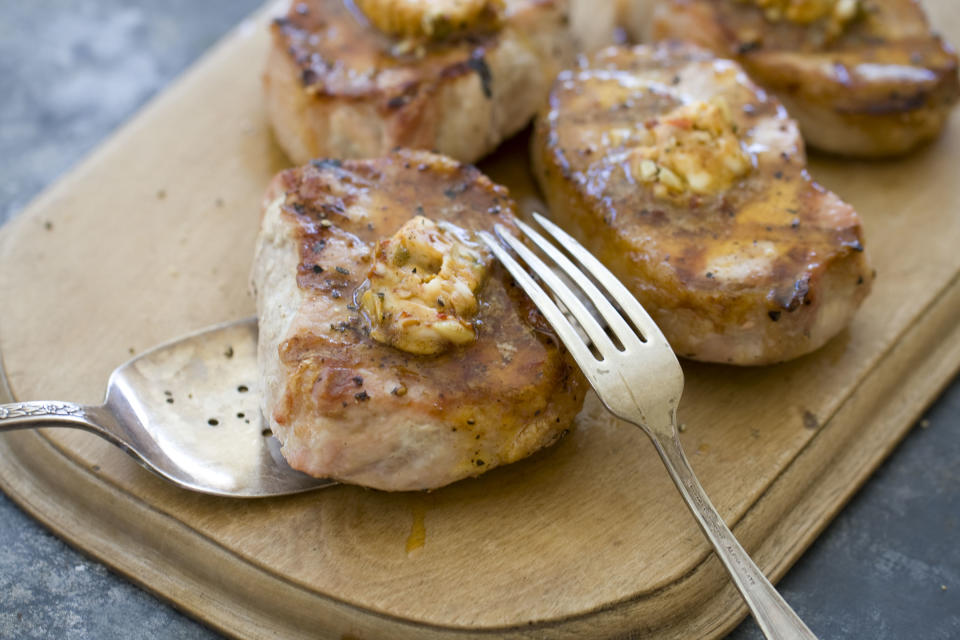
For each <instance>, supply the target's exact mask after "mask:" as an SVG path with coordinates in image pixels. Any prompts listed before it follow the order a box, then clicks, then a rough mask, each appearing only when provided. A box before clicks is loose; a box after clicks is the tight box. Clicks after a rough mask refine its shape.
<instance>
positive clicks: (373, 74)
mask: <svg viewBox="0 0 960 640" xmlns="http://www.w3.org/2000/svg"><path fill="white" fill-rule="evenodd" d="M300 7H302V8H300ZM565 20H566V16H565V14H564V13H563V11H561V10H560V5H558V4H557V2H556V0H530V1H529V2H526V3H523V5H522V7H520V8H519V9H517V10H516V11H515V12H512V13H511V14H510V15H508V16H507V22H506V23H505V25H504V27H503V28H501V29H500V30H499V31H496V32H492V33H481V34H477V35H468V36H466V37H462V38H459V39H456V40H451V41H441V42H427V43H422V44H421V45H420V46H419V48H417V47H415V48H414V49H413V50H411V51H409V52H403V53H401V52H400V51H401V50H402V49H398V47H399V44H398V42H397V41H394V40H391V39H389V38H387V37H386V36H384V35H383V34H380V33H378V32H377V31H376V30H374V29H373V28H372V27H371V26H370V25H369V24H367V23H366V22H365V21H364V19H363V18H362V16H359V15H358V14H357V13H356V11H355V10H353V11H352V10H350V8H348V7H347V6H346V5H345V3H344V0H308V1H307V2H300V3H297V4H296V5H295V6H294V7H292V8H291V10H290V13H289V15H288V16H287V17H285V18H281V19H278V20H276V21H275V22H274V24H273V25H272V28H271V30H272V39H273V44H272V47H271V52H270V54H269V58H268V62H267V67H266V72H265V74H264V88H265V93H266V102H267V111H268V115H269V117H270V119H271V122H272V123H273V126H274V130H275V132H276V134H277V138H278V141H279V142H280V144H281V146H282V147H283V148H284V150H285V151H286V152H287V154H288V155H289V156H290V157H291V158H292V159H293V160H294V161H295V162H296V163H298V164H302V163H305V162H307V161H309V160H310V159H311V158H314V157H344V158H361V157H375V156H379V155H382V154H384V153H386V152H388V151H389V150H391V149H394V148H397V147H408V148H418V149H428V150H434V151H438V152H440V153H445V154H447V155H450V156H452V157H454V158H456V159H458V160H461V161H464V162H473V161H476V160H478V159H479V158H480V157H482V156H483V155H484V154H486V153H487V152H489V151H490V150H492V149H493V148H494V147H495V146H496V145H497V144H498V143H499V142H500V141H501V140H503V139H504V138H505V137H507V136H508V135H511V134H512V133H514V132H515V131H517V130H519V129H520V128H522V127H523V126H524V125H525V124H526V123H527V122H528V121H529V119H530V118H531V117H532V116H533V114H534V113H535V111H536V108H537V105H538V104H539V102H540V100H541V99H542V97H543V96H544V95H545V94H546V91H547V88H548V86H549V81H550V80H551V79H552V78H553V76H554V75H555V74H556V72H557V71H559V68H560V67H559V65H561V64H564V63H565V62H568V61H570V60H571V59H572V56H573V45H572V43H569V42H567V40H569V38H563V37H562V34H565V33H566V32H567V28H566V23H565ZM507 42H509V46H505V43H507ZM517 47H520V48H522V49H524V50H523V52H522V53H523V55H522V58H521V59H513V58H512V57H511V56H512V55H513V54H515V53H516V51H517ZM518 88H519V89H520V90H522V91H524V92H529V94H530V95H529V97H519V96H518V95H517V89H518ZM511 94H513V95H511ZM518 98H519V100H518ZM511 101H513V103H511ZM518 101H519V105H518V104H517V102H518ZM466 112H469V118H467V117H465V113H466Z"/></svg>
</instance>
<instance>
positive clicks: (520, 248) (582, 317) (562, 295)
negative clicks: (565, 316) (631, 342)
mask: <svg viewBox="0 0 960 640" xmlns="http://www.w3.org/2000/svg"><path fill="white" fill-rule="evenodd" d="M494 229H496V232H497V235H499V236H500V238H501V239H502V240H503V241H504V242H506V243H507V244H508V245H510V248H511V249H513V250H514V251H516V252H517V255H519V256H520V257H521V258H523V261H524V262H526V263H527V265H528V266H529V267H530V270H531V271H533V272H534V273H535V274H537V276H538V277H539V278H540V279H541V280H542V281H543V282H545V283H546V284H547V286H548V287H550V289H551V290H552V291H553V293H554V295H555V296H556V297H557V298H559V299H560V301H561V302H562V303H563V305H564V306H565V307H566V308H567V311H569V312H570V315H572V316H573V317H574V318H575V319H576V321H577V322H578V323H580V326H581V327H583V330H584V331H586V332H587V335H588V336H590V340H591V341H592V342H593V346H594V347H596V349H597V351H599V352H600V355H602V356H603V357H604V358H609V357H610V356H612V355H613V354H614V353H617V351H618V349H617V347H616V346H615V345H614V344H613V341H612V340H611V339H610V336H608V335H607V333H606V332H605V331H604V330H603V327H602V326H600V323H599V322H597V321H596V319H595V318H594V317H593V314H591V313H590V311H589V310H588V309H587V308H586V307H585V306H584V304H583V302H581V301H580V298H578V297H577V294H575V293H574V292H573V291H571V290H570V287H568V286H567V285H566V284H564V282H563V281H562V280H561V279H560V278H559V277H558V276H557V274H556V273H554V271H553V269H551V268H550V267H548V266H547V265H546V263H544V262H543V260H541V259H540V258H539V257H537V254H535V253H534V252H533V251H531V250H530V249H529V248H528V247H527V246H526V245H525V244H523V241H522V240H520V239H519V238H517V237H516V236H514V235H513V234H511V233H510V232H509V231H507V230H506V229H505V228H504V227H503V225H499V224H498V225H496V226H495V227H494Z"/></svg>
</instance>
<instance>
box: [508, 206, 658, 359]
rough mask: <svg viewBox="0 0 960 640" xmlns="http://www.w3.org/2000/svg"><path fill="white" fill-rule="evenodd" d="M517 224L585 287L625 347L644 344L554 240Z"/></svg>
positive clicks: (523, 224) (580, 285)
mask: <svg viewBox="0 0 960 640" xmlns="http://www.w3.org/2000/svg"><path fill="white" fill-rule="evenodd" d="M517 225H518V226H519V227H520V229H521V230H522V231H523V232H524V234H526V236H527V237H528V238H530V239H531V240H532V241H533V242H534V244H536V245H537V246H538V247H540V249H541V250H542V251H543V252H544V253H545V254H547V256H549V257H550V259H551V260H553V261H554V262H555V263H556V264H557V266H558V267H560V268H561V269H563V271H564V272H565V273H566V274H567V275H568V276H570V277H571V278H572V279H573V280H574V281H575V282H576V283H577V285H578V286H579V287H580V288H581V289H583V291H584V293H586V294H587V297H588V298H590V302H592V303H593V305H594V306H595V307H596V308H597V311H599V312H600V315H601V317H603V319H604V320H605V321H606V323H607V325H608V326H609V327H610V330H611V331H612V332H613V334H614V335H615V336H616V337H617V339H619V340H620V343H621V344H622V345H623V346H624V347H627V346H628V345H630V346H633V347H639V346H640V345H642V344H643V343H642V342H641V341H640V338H639V336H637V332H636V331H634V329H633V328H632V327H631V326H630V325H628V324H627V322H626V321H625V320H624V319H623V316H621V315H620V312H619V311H617V310H616V309H615V308H614V307H613V305H612V304H610V300H608V299H607V296H605V295H604V294H603V293H602V292H601V291H600V289H598V288H597V287H596V285H595V284H593V282H592V281H591V280H590V278H589V277H588V276H587V274H585V273H584V272H583V271H582V270H581V269H580V268H579V267H577V266H576V265H575V264H573V262H572V261H571V260H570V259H569V258H568V257H567V256H565V255H564V254H563V252H562V251H560V250H559V249H557V248H556V246H554V244H553V243H552V242H550V241H549V240H547V239H546V238H544V237H543V236H542V235H540V234H539V233H537V232H536V231H534V230H533V228H531V227H530V225H528V224H525V223H523V222H521V221H519V220H518V221H517Z"/></svg>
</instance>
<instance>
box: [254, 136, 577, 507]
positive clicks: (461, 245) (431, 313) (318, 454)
mask: <svg viewBox="0 0 960 640" xmlns="http://www.w3.org/2000/svg"><path fill="white" fill-rule="evenodd" d="M514 212H515V205H514V203H513V201H512V200H511V199H510V198H509V196H508V194H507V191H506V189H504V188H503V187H500V186H497V185H495V184H493V183H492V182H491V181H490V180H489V179H488V178H486V177H485V176H483V175H482V174H481V173H480V172H479V171H477V170H476V169H474V168H472V167H468V166H464V165H460V164H458V163H456V162H454V161H453V160H450V159H448V158H445V157H442V156H438V155H434V154H431V153H427V152H422V151H398V152H395V153H392V154H390V155H388V156H386V157H384V158H380V159H377V160H356V161H349V160H348V161H343V162H340V161H336V160H328V161H314V162H313V163H312V164H308V165H306V166H303V167H300V168H296V169H290V170H288V171H284V172H283V173H281V174H279V175H278V176H277V177H276V178H275V180H274V181H273V184H272V186H271V187H270V189H269V191H268V194H267V197H266V202H265V213H264V216H263V222H262V229H261V233H260V236H259V239H258V244H257V252H256V258H255V262H254V269H253V276H252V280H253V286H254V289H255V291H256V293H257V304H258V312H259V319H260V346H259V349H260V352H259V364H260V371H261V379H262V381H263V385H262V389H263V390H264V394H263V400H262V403H263V405H262V408H263V414H264V416H265V417H266V418H267V419H268V420H269V423H270V427H271V429H272V430H273V433H274V435H276V436H277V438H278V439H279V440H280V442H281V443H282V445H283V446H282V452H283V455H284V456H285V457H286V459H287V460H288V462H289V463H290V464H291V466H293V467H294V468H296V469H299V470H301V471H305V472H307V473H310V474H312V475H315V476H318V477H331V478H335V479H337V480H340V481H342V482H349V483H354V484H361V485H365V486H369V487H375V488H378V489H386V490H407V489H432V488H435V487H440V486H443V485H445V484H448V483H450V482H453V481H455V480H459V479H461V478H465V477H468V476H476V475H479V474H480V473H483V472H484V471H488V470H489V469H492V468H494V467H496V466H498V465H501V464H506V463H508V462H513V461H515V460H518V459H520V458H523V457H525V456H528V455H530V454H531V453H533V452H535V451H537V450H538V449H540V448H542V447H545V446H547V445H549V444H551V443H552V442H554V441H555V440H556V439H557V438H558V437H559V436H560V435H561V434H562V433H564V431H566V430H567V429H569V428H570V425H571V422H572V420H573V418H574V416H575V415H576V414H577V412H578V411H579V410H580V407H581V405H582V403H583V398H584V393H585V390H586V382H585V380H584V379H583V376H582V374H581V373H580V371H579V369H577V367H576V365H575V364H574V363H573V361H572V359H571V358H570V357H569V355H568V354H567V353H566V352H565V351H564V350H563V349H562V347H560V346H559V343H558V341H557V339H556V338H555V337H554V335H553V333H552V332H551V330H550V328H549V325H547V324H546V322H545V321H544V320H543V318H542V317H541V316H540V314H539V312H538V311H537V309H536V308H535V307H534V306H533V304H532V303H531V302H530V300H529V299H528V298H527V297H526V296H525V294H524V293H523V292H522V291H521V290H520V289H519V288H518V287H516V286H515V285H514V284H513V282H512V280H511V279H510V277H509V276H508V274H507V273H506V272H505V271H504V270H503V269H502V267H501V266H500V265H499V263H496V262H495V261H494V260H493V258H492V256H491V255H490V254H489V253H488V251H487V250H486V249H485V247H482V246H481V244H479V243H478V242H477V241H476V240H475V239H474V233H475V232H476V231H477V230H480V229H492V228H493V226H494V224H496V223H500V224H503V225H505V226H507V227H509V228H514V227H513V222H512V221H513V219H514Z"/></svg>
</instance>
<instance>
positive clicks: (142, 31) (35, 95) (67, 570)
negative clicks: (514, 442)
mask: <svg viewBox="0 0 960 640" xmlns="http://www.w3.org/2000/svg"><path fill="white" fill-rule="evenodd" d="M257 4H258V0H199V1H197V0H164V1H163V2H149V1H148V0H138V1H134V0H126V1H122V0H95V1H94V0H84V1H75V0H30V1H23V0H0V96H3V99H2V100H0V223H2V222H3V221H4V220H6V219H7V218H8V217H10V216H12V215H15V214H16V212H18V211H19V210H20V209H22V208H23V207H24V205H25V204H26V203H27V202H28V201H29V200H30V199H31V198H32V197H34V196H35V195H36V194H37V193H39V191H40V190H42V189H43V187H45V186H47V185H48V184H50V183H51V182H52V181H53V180H55V179H56V178H57V177H58V176H59V175H60V174H61V173H63V172H64V171H65V170H66V169H68V168H69V167H70V166H72V165H74V164H75V163H76V162H77V161H78V160H80V159H81V158H82V156H83V155H85V154H86V153H87V152H88V151H90V150H91V149H92V148H94V147H95V146H96V145H97V144H98V143H99V142H100V141H102V140H103V139H104V137H105V136H106V135H107V134H109V132H110V131H111V130H113V129H114V128H115V127H116V126H117V125H119V124H120V123H122V122H123V121H124V120H125V119H127V118H128V117H129V116H130V115H132V114H133V112H134V111H135V110H136V109H137V108H138V107H139V106H140V105H142V104H143V103H144V102H145V101H146V100H147V99H149V98H150V96H152V95H153V94H154V93H156V92H157V91H159V90H160V89H162V88H163V86H164V85H166V84H167V83H168V82H169V81H170V80H171V79H172V78H173V77H175V76H176V74H177V73H179V72H180V71H181V70H183V69H184V68H186V67H187V66H188V65H189V64H190V62H192V61H193V60H194V59H195V58H197V57H198V56H199V55H200V54H201V53H202V52H203V51H204V50H205V49H206V48H208V47H209V46H210V45H212V44H213V43H214V42H215V41H216V39H217V38H218V37H220V36H221V35H222V34H223V33H224V32H226V31H227V30H228V29H229V28H230V26H231V25H233V24H234V23H236V22H237V21H239V20H240V19H241V18H242V17H243V16H245V15H246V14H247V13H248V12H249V11H251V10H253V9H254V8H255V6H256V5H257ZM0 314H2V309H0ZM0 320H2V316H0ZM922 424H925V427H922V428H917V429H914V431H913V432H912V433H911V434H910V435H909V436H908V437H907V439H906V440H905V442H904V443H903V445H901V447H900V448H899V449H898V450H897V451H896V452H895V453H894V454H893V456H892V457H891V459H890V460H889V461H888V462H887V463H886V464H885V465H884V466H883V467H882V468H881V469H880V470H879V471H878V472H877V474H876V475H875V476H874V477H873V478H872V479H871V480H870V481H869V482H868V483H867V485H866V487H865V488H864V489H863V490H862V491H861V492H860V493H859V494H858V495H857V497H856V498H855V499H854V500H853V501H852V502H851V504H850V505H849V506H848V507H847V508H846V509H845V510H844V511H843V513H841V514H840V516H839V517H838V518H837V519H836V521H835V522H834V523H833V524H832V525H831V526H830V527H829V528H828V529H827V531H826V532H825V533H824V534H823V536H821V538H820V539H819V540H818V541H817V542H816V543H815V544H814V545H813V547H812V548H811V549H810V551H809V552H808V553H807V554H806V555H805V556H804V557H803V558H802V559H801V560H800V562H799V563H798V564H797V565H796V566H795V567H794V569H793V570H792V571H791V572H790V573H789V574H788V575H787V577H786V578H785V579H784V580H783V581H782V583H781V585H780V586H781V589H782V591H783V593H784V594H785V595H786V597H787V599H788V600H790V602H791V603H793V604H794V605H795V606H796V608H797V610H798V611H799V612H800V614H801V615H802V616H803V617H804V619H805V620H807V621H808V623H809V624H810V626H811V627H812V628H813V629H814V630H815V631H816V632H817V633H818V634H820V636H821V637H822V638H876V639H890V640H893V639H900V638H929V639H944V640H946V639H948V638H960V544H957V541H958V540H960V531H958V528H960V466H958V464H957V460H958V459H960V382H954V384H953V385H952V386H951V387H950V388H949V389H948V391H947V392H946V393H945V394H944V395H943V397H941V399H940V400H939V401H938V403H937V404H936V405H935V406H934V407H933V408H932V409H931V410H930V412H929V414H928V417H927V419H926V422H925V423H922ZM217 637H219V636H218V635H217V634H216V633H214V632H212V631H210V630H208V629H207V628H205V627H203V626H202V625H200V624H197V623H196V622H193V621H191V620H189V619H187V618H185V617H184V616H182V615H180V614H179V613H177V612H176V611H174V610H173V609H171V608H170V607H169V606H167V605H165V604H164V603H162V602H160V601H159V600H157V599H156V598H154V597H153V596H151V595H149V594H147V593H146V592H144V591H142V590H140V589H139V588H137V587H136V586H133V585H132V584H130V583H129V582H127V581H126V580H124V579H123V578H121V577H119V576H117V575H115V574H113V573H112V572H110V571H109V570H108V569H106V568H104V567H103V566H102V565H100V564H99V563H97V562H94V561H91V560H89V559H88V558H86V557H85V556H84V555H83V554H81V553H78V552H76V551H75V550H73V549H71V548H70V547H68V546H67V545H65V544H64V543H63V542H61V541H60V540H58V539H57V538H56V537H54V536H52V535H51V534H50V533H48V532H47V531H46V530H45V529H44V528H43V527H41V526H40V525H38V524H37V523H35V522H34V521H33V520H32V519H30V518H29V517H28V516H26V515H25V514H24V513H23V512H21V511H20V510H19V509H18V508H17V507H16V506H15V505H14V504H13V503H12V502H11V501H10V500H9V499H7V498H6V497H5V496H3V495H2V494H0V639H8V638H9V639H20V638H30V639H33V638H43V639H47V638H67V639H75V640H100V639H111V638H138V639H139V638H144V639H148V640H149V639H154V638H157V639H159V638H184V639H191V640H193V639H209V638H217ZM730 637H731V638H732V639H734V640H748V639H751V640H752V639H754V638H760V637H761V635H760V633H759V631H758V630H757V628H756V626H755V625H754V624H753V623H752V621H749V620H748V621H747V622H745V623H744V624H743V625H741V626H740V627H739V628H738V629H737V630H736V631H735V632H734V633H733V634H732V635H731V636H730Z"/></svg>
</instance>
